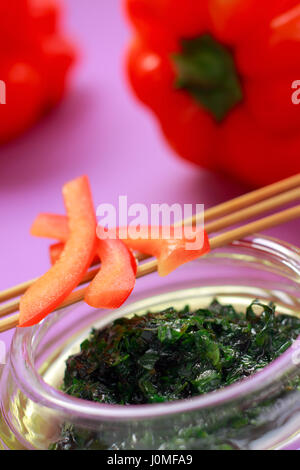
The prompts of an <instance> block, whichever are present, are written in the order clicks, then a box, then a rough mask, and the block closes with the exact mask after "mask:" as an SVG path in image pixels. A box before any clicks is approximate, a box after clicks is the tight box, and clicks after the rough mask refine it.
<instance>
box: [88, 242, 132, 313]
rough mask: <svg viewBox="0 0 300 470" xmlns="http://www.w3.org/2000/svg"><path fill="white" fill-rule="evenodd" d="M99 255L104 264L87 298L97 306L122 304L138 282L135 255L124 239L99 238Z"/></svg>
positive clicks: (107, 306) (118, 305)
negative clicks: (136, 281) (136, 280)
mask: <svg viewBox="0 0 300 470" xmlns="http://www.w3.org/2000/svg"><path fill="white" fill-rule="evenodd" d="M97 255H98V256H99V258H100V260H101V268H100V271H99V273H98V274H97V275H96V276H95V277H94V279H93V280H92V282H91V283H90V285H89V286H88V289H87V292H86V295H85V298H84V300H85V301H86V303H87V304H88V305H90V306H91V307H95V308H110V309H115V308H119V307H120V306H121V305H122V304H123V303H124V302H125V300H126V299H127V298H128V297H129V295H130V294H131V292H132V290H133V288H134V286H135V279H136V271H137V263H136V260H135V257H134V256H133V254H132V252H131V251H130V250H129V249H128V248H127V247H126V246H125V244H124V243H123V242H122V241H120V240H99V241H98V248H97Z"/></svg>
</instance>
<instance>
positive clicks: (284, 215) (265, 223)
mask: <svg viewBox="0 0 300 470" xmlns="http://www.w3.org/2000/svg"><path fill="white" fill-rule="evenodd" d="M297 217H300V205H297V206H295V207H292V208H290V209H286V210H284V211H281V212H278V213H276V214H273V215H270V216H268V217H265V218H263V219H259V220H256V221H255V222H251V223H249V224H247V225H244V226H241V227H238V228H236V229H233V230H229V231H228V232H225V233H222V234H221V235H218V236H216V237H213V238H212V239H211V240H210V245H211V249H212V250H214V249H216V248H221V247H222V246H225V245H227V244H229V243H232V242H233V241H235V240H240V239H242V238H244V237H246V236H249V235H251V234H253V233H256V232H260V231H262V230H266V229H268V228H272V227H275V226H277V225H280V224H283V223H286V222H289V221H291V220H294V219H295V218H297ZM156 270H157V261H156V260H153V261H150V262H147V263H145V264H142V265H140V266H139V267H138V271H137V278H140V277H143V276H145V275H147V274H150V273H153V272H155V271H156ZM91 272H92V271H90V272H89V273H91ZM86 289H87V287H85V288H82V289H78V290H77V291H74V292H72V294H71V295H70V296H69V297H68V298H67V299H66V300H65V301H64V302H63V303H62V304H61V305H60V307H59V308H58V309H57V310H60V309H61V308H64V307H67V306H69V305H72V304H74V303H76V302H79V301H80V300H83V299H84V295H85V292H86ZM18 308H19V301H18V300H17V301H14V302H12V303H11V304H10V306H9V309H8V310H7V309H5V306H4V308H0V316H3V315H7V314H8V313H13V312H16V311H17V310H18ZM3 312H5V313H3ZM18 318H19V315H18V314H16V315H14V316H12V317H9V318H7V319H6V318H5V319H4V320H0V332H3V331H7V330H8V329H11V328H14V327H15V326H17V324H18Z"/></svg>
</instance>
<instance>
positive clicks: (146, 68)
mask: <svg viewBox="0 0 300 470" xmlns="http://www.w3.org/2000/svg"><path fill="white" fill-rule="evenodd" d="M126 6H127V12H128V15H129V18H130V20H131V22H132V23H133V25H134V29H135V38H134V40H133V41H132V43H131V46H130V50H129V53H128V74H129V79H130V82H131V84H132V87H133V89H134V91H135V93H136V95H137V97H138V98H139V99H140V100H141V101H142V102H143V103H144V104H146V105H147V106H148V107H150V108H151V109H152V111H153V112H154V113H155V114H156V115H157V117H158V119H159V122H160V124H161V128H162V130H163V132H164V134H165V136H166V138H167V140H168V141H169V143H170V144H171V146H172V147H173V148H174V149H175V151H176V152H177V153H178V154H179V155H180V156H182V157H183V158H185V159H187V160H190V161H192V162H194V163H196V164H198V165H200V166H202V167H206V168H209V169H212V170H219V171H222V172H223V173H226V174H230V175H233V176H235V177H237V178H239V179H241V180H243V181H245V182H246V183H249V184H251V185H255V186H256V185H263V184H269V183H271V182H274V181H276V180H279V179H282V178H284V177H287V176H290V175H292V174H294V173H298V172H299V171H300V158H299V153H300V135H299V132H298V131H299V126H300V112H299V107H297V106H295V105H294V104H293V103H292V100H291V96H292V93H293V90H292V88H291V86H292V82H293V81H294V80H296V79H297V78H299V74H300V41H299V23H300V6H299V1H298V0H264V1H261V0H226V1H224V0H164V1H161V0H126Z"/></svg>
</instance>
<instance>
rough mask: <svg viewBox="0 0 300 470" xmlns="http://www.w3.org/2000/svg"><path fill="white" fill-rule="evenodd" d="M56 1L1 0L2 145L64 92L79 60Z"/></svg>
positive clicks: (33, 121)
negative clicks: (64, 31)
mask: <svg viewBox="0 0 300 470" xmlns="http://www.w3.org/2000/svg"><path fill="white" fill-rule="evenodd" d="M59 15H60V6H59V3H58V2H57V1H55V0H10V1H6V0H0V42H1V51H0V80H1V81H3V82H4V83H5V87H6V92H5V95H6V104H5V105H2V102H3V99H2V98H3V97H2V94H3V92H2V91H1V105H0V144H1V143H4V142H6V141H8V140H10V139H12V138H14V137H16V136H18V135H19V134H21V133H22V132H24V131H26V130H27V129H28V128H29V127H30V126H32V125H33V124H34V123H35V122H36V121H37V120H38V119H39V118H41V117H42V116H43V115H44V114H45V113H46V112H47V111H48V110H49V109H50V108H51V107H52V106H53V105H55V104H56V103H57V102H58V101H59V100H60V99H61V98H62V96H63V93H64V91H65V88H66V83H67V78H68V74H69V71H70V68H71V65H72V64H73V63H74V60H75V56H76V54H75V51H74V47H73V46H72V45H71V44H70V43H69V42H68V41H67V40H66V39H64V38H63V37H62V36H61V33H60V28H59V26H58V16H59Z"/></svg>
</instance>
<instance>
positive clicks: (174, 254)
mask: <svg viewBox="0 0 300 470" xmlns="http://www.w3.org/2000/svg"><path fill="white" fill-rule="evenodd" d="M151 229H154V227H141V228H140V234H141V235H140V238H137V239H135V238H133V236H131V233H130V229H129V230H128V231H127V238H126V239H123V234H122V235H119V236H120V237H122V240H123V242H124V243H125V244H126V245H127V246H128V247H129V248H131V249H132V250H136V251H139V252H140V253H144V254H147V255H151V256H155V257H156V258H157V261H158V274H159V275H160V276H167V275H168V274H170V273H171V272H172V271H174V270H175V269H176V268H178V267H179V266H181V265H182V264H185V263H188V262H189V261H193V260H195V259H196V258H199V257H200V256H203V255H205V254H207V253H209V251H210V246H209V239H208V235H207V233H206V232H205V230H203V231H202V233H201V232H200V231H198V232H197V233H196V234H195V233H194V232H192V233H191V234H190V235H191V237H189V236H186V235H189V234H186V232H185V231H186V228H185V230H182V234H177V233H176V232H174V230H173V229H172V230H170V236H169V238H167V237H166V236H164V233H168V232H167V231H166V232H164V228H163V227H155V229H156V233H157V234H155V235H153V236H152V237H151ZM165 230H166V229H165ZM123 231H124V233H126V232H125V230H124V229H122V231H121V229H119V233H120V232H121V233H122V232H123ZM153 233H154V231H153V232H152V234H153ZM178 235H180V237H179V236H178ZM147 237H148V238H147ZM196 240H199V242H198V244H197V245H199V246H195V247H194V248H193V249H191V248H192V247H191V244H193V243H195V241H196Z"/></svg>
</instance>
